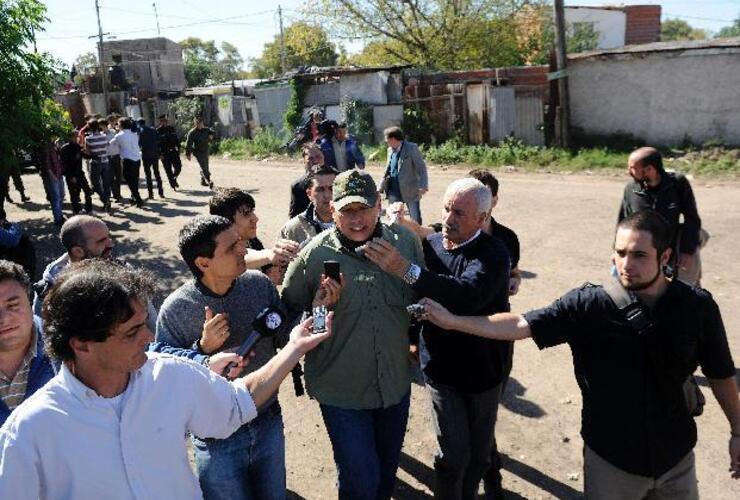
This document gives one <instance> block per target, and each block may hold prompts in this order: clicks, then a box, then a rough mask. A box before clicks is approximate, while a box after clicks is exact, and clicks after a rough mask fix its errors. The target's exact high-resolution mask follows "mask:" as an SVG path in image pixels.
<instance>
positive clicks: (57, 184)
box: [43, 174, 64, 225]
mask: <svg viewBox="0 0 740 500" xmlns="http://www.w3.org/2000/svg"><path fill="white" fill-rule="evenodd" d="M43 179H44V190H46V196H48V197H49V203H50V204H51V213H52V214H53V215H54V223H55V224H57V225H61V224H62V222H63V221H64V215H63V214H62V202H63V201H64V177H62V176H59V177H55V176H54V175H52V174H46V175H45V176H44V177H43Z"/></svg>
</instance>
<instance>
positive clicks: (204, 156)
mask: <svg viewBox="0 0 740 500" xmlns="http://www.w3.org/2000/svg"><path fill="white" fill-rule="evenodd" d="M194 156H195V159H196V160H197V161H198V165H200V182H201V184H203V185H204V186H207V185H208V184H210V182H211V171H210V169H209V168H208V153H194Z"/></svg>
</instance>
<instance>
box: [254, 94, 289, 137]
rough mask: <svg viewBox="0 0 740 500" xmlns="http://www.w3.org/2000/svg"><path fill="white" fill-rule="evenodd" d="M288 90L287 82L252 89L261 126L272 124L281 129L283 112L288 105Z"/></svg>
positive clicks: (276, 128)
mask: <svg viewBox="0 0 740 500" xmlns="http://www.w3.org/2000/svg"><path fill="white" fill-rule="evenodd" d="M290 92H291V90H290V87H289V86H288V85H287V84H286V85H280V86H274V87H257V88H255V89H254V96H255V98H256V100H257V109H258V110H259V123H260V125H261V126H263V127H266V126H272V127H273V128H274V129H275V130H278V131H280V130H282V129H283V114H284V113H285V110H286V108H287V107H288V101H289V100H290Z"/></svg>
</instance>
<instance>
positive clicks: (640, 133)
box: [568, 47, 740, 145]
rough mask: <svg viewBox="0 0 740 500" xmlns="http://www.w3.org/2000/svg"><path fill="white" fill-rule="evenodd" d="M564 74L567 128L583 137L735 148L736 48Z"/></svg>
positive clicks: (611, 59) (607, 63)
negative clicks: (712, 142) (623, 136)
mask: <svg viewBox="0 0 740 500" xmlns="http://www.w3.org/2000/svg"><path fill="white" fill-rule="evenodd" d="M568 74H569V75H570V77H569V85H570V96H571V121H572V125H573V126H575V127H580V128H582V129H583V130H584V132H585V133H586V134H596V135H612V134H617V133H629V134H632V135H634V136H636V137H639V138H642V139H645V140H646V141H647V142H649V143H652V144H666V145H668V144H677V143H680V142H681V141H682V140H683V139H684V138H685V137H688V138H689V139H690V140H692V141H693V142H695V143H702V142H704V141H707V140H709V139H722V140H724V141H725V142H726V143H727V144H733V145H740V48H738V47H729V48H722V49H717V48H715V49H694V50H683V51H671V52H653V53H637V54H621V55H609V56H597V57H590V58H582V59H578V58H577V59H574V60H571V61H570V62H569V67H568Z"/></svg>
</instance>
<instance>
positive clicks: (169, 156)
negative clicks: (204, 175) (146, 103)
mask: <svg viewBox="0 0 740 500" xmlns="http://www.w3.org/2000/svg"><path fill="white" fill-rule="evenodd" d="M157 133H158V134H159V155H160V157H161V158H162V166H163V167H164V172H165V173H166V174H167V179H168V180H169V181H170V187H171V188H172V190H173V191H177V188H179V187H180V186H179V184H177V178H178V177H179V175H180V172H181V171H182V162H181V161H180V139H178V137H177V131H176V130H175V127H173V126H172V125H170V124H169V123H168V121H167V115H160V116H159V126H158V127H157Z"/></svg>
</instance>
